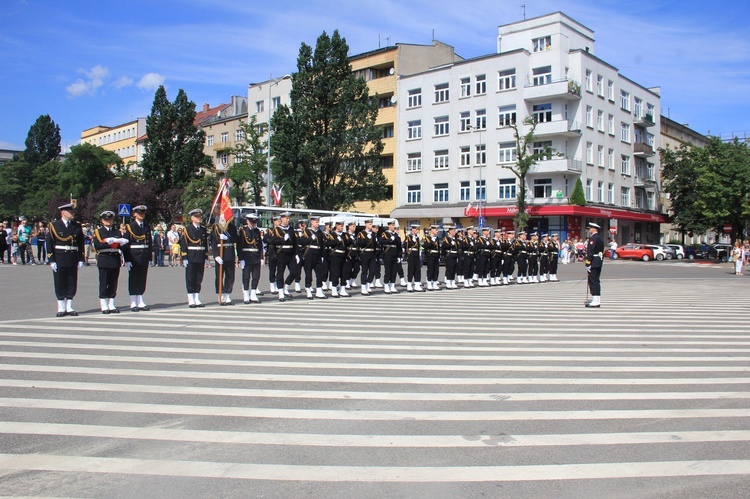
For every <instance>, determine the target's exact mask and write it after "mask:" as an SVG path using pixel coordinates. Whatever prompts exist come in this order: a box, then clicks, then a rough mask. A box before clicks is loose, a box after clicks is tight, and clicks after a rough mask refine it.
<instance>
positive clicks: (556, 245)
mask: <svg viewBox="0 0 750 499" xmlns="http://www.w3.org/2000/svg"><path fill="white" fill-rule="evenodd" d="M548 251H549V281H550V282H559V279H558V278H557V264H558V260H559V258H558V257H559V255H560V239H559V236H558V235H557V234H552V240H551V241H550V242H549V246H548Z"/></svg>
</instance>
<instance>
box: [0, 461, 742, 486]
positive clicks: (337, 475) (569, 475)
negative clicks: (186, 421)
mask: <svg viewBox="0 0 750 499" xmlns="http://www.w3.org/2000/svg"><path fill="white" fill-rule="evenodd" d="M0 468H2V469H5V470H14V471H21V470H42V471H60V472H71V473H81V472H83V473H119V474H125V475H148V476H173V477H201V478H222V479H227V478H233V479H247V480H282V481H288V482H392V483H401V482H459V483H466V482H515V481H528V480H591V479H612V478H645V477H680V476H720V475H747V474H750V461H743V460H716V461H666V462H658V461H657V462H635V463H581V464H558V465H522V466H450V467H449V466H444V467H440V466H435V467H386V466H305V465H280V464H255V463H228V462H223V463H222V462H213V461H177V460H156V459H128V458H111V457H78V456H65V455H50V454H22V455H16V454H0Z"/></svg>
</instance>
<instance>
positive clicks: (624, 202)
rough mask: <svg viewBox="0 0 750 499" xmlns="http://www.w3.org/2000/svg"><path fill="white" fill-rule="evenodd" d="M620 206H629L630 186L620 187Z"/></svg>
mask: <svg viewBox="0 0 750 499" xmlns="http://www.w3.org/2000/svg"><path fill="white" fill-rule="evenodd" d="M620 206H622V207H624V208H629V207H630V187H620Z"/></svg>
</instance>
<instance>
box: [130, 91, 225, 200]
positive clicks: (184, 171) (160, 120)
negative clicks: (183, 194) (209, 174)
mask: <svg viewBox="0 0 750 499" xmlns="http://www.w3.org/2000/svg"><path fill="white" fill-rule="evenodd" d="M194 121H195V103H194V102H191V101H189V100H188V98H187V94H186V93H185V91H184V90H182V89H180V91H179V92H178V93H177V97H176V98H175V101H174V103H170V102H169V100H168V99H167V92H166V90H164V86H163V85H162V86H160V87H159V88H158V89H157V90H156V94H155V95H154V103H153V105H152V107H151V114H150V115H149V116H148V117H147V118H146V135H147V136H148V138H147V140H146V150H145V152H144V154H143V158H142V160H141V169H142V172H143V178H144V179H146V180H154V181H155V182H156V184H157V189H158V191H159V192H163V191H166V190H168V189H170V188H172V187H185V186H186V185H187V184H188V183H190V181H191V180H193V179H194V178H197V176H198V175H199V173H200V171H201V169H202V168H205V169H211V168H212V164H211V158H210V157H209V156H207V155H206V154H204V153H203V144H204V140H205V133H204V132H203V130H199V129H198V127H196V126H195V123H194Z"/></svg>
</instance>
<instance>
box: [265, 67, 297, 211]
mask: <svg viewBox="0 0 750 499" xmlns="http://www.w3.org/2000/svg"><path fill="white" fill-rule="evenodd" d="M291 77H292V76H291V75H284V76H282V77H281V78H276V79H274V78H273V75H272V74H269V75H268V116H267V118H266V133H267V134H268V143H267V144H266V149H267V151H266V161H267V165H268V166H267V167H268V171H267V172H266V205H267V206H271V107H272V100H271V87H273V86H276V85H278V84H279V82H280V81H281V80H285V79H287V78H291Z"/></svg>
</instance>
